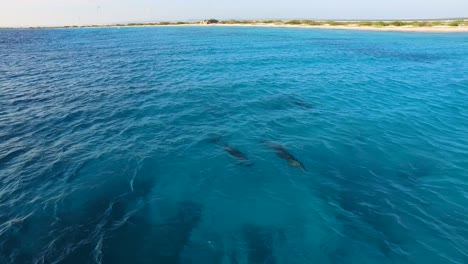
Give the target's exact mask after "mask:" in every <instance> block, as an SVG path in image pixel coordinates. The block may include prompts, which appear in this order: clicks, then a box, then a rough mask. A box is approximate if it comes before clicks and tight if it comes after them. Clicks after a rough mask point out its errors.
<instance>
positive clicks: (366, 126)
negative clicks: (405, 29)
mask: <svg viewBox="0 0 468 264" xmlns="http://www.w3.org/2000/svg"><path fill="white" fill-rule="evenodd" d="M0 58H1V59H0V263H206V264H210V263H223V264H228V263H255V264H257V263H270V264H271V263H288V264H289V263H359V264H361V263H379V264H384V263H424V264H426V263H454V264H462V263H468V217H467V216H468V209H467V208H468V173H467V172H468V107H467V106H468V35H467V34H465V33H460V34H428V33H395V32H361V31H340V30H319V29H285V28H236V27H229V28H228V27H225V28H217V27H216V28H214V27H213V28H212V27H210V28H208V27H164V28H163V27H161V28H122V29H117V28H115V29H76V30H3V31H0ZM300 165H302V168H301V166H300Z"/></svg>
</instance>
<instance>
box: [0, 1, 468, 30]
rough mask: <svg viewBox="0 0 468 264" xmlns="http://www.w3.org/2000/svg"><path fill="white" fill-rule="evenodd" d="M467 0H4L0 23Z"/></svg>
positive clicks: (364, 8) (465, 8)
mask: <svg viewBox="0 0 468 264" xmlns="http://www.w3.org/2000/svg"><path fill="white" fill-rule="evenodd" d="M467 16H468V0H384V1H382V0H381V1H378V0H283V1H271V0H270V1H269V0H234V1H233V0H229V1H228V0H192V1H190V0H186V1H183V0H166V1H161V0H0V26H3V27H6V26H57V25H84V24H105V23H120V22H121V23H126V22H146V21H166V20H168V21H173V20H188V19H203V18H211V17H213V18H219V19H228V18H236V19H270V18H282V19H289V18H308V19H392V18H395V19H409V18H446V17H467Z"/></svg>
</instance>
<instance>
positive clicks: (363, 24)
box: [358, 21, 372, 26]
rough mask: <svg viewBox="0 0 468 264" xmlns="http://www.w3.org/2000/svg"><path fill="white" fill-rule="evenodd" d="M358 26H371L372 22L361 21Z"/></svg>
mask: <svg viewBox="0 0 468 264" xmlns="http://www.w3.org/2000/svg"><path fill="white" fill-rule="evenodd" d="M358 25H359V26H372V21H361V22H359V23H358Z"/></svg>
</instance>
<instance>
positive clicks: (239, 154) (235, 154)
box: [209, 137, 253, 167]
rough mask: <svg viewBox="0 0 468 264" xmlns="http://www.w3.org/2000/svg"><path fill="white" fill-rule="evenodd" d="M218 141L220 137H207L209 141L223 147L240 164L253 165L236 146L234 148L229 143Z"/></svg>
mask: <svg viewBox="0 0 468 264" xmlns="http://www.w3.org/2000/svg"><path fill="white" fill-rule="evenodd" d="M220 141H221V138H220V137H213V138H211V139H209V142H210V143H213V144H216V145H219V146H221V147H222V148H223V149H224V151H226V152H227V153H229V155H231V156H233V157H234V158H236V159H238V160H239V163H240V164H241V165H244V166H247V167H251V166H253V162H252V161H251V160H250V159H249V158H248V157H247V155H245V154H244V153H242V152H241V151H240V150H238V149H237V148H234V147H232V146H230V145H228V144H226V143H221V142H220Z"/></svg>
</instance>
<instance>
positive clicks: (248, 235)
mask: <svg viewBox="0 0 468 264" xmlns="http://www.w3.org/2000/svg"><path fill="white" fill-rule="evenodd" d="M241 237H242V239H243V240H244V241H245V243H246V250H247V252H246V255H247V260H248V263H249V264H274V263H279V261H278V256H277V255H276V254H275V252H276V250H277V249H278V248H279V246H280V244H281V243H282V239H281V237H282V233H281V232H280V231H279V230H277V229H275V228H273V227H266V226H260V225H256V224H246V225H244V226H243V227H242V230H241ZM230 259H231V263H242V262H241V259H242V257H241V256H239V255H237V256H236V255H231V256H230Z"/></svg>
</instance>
